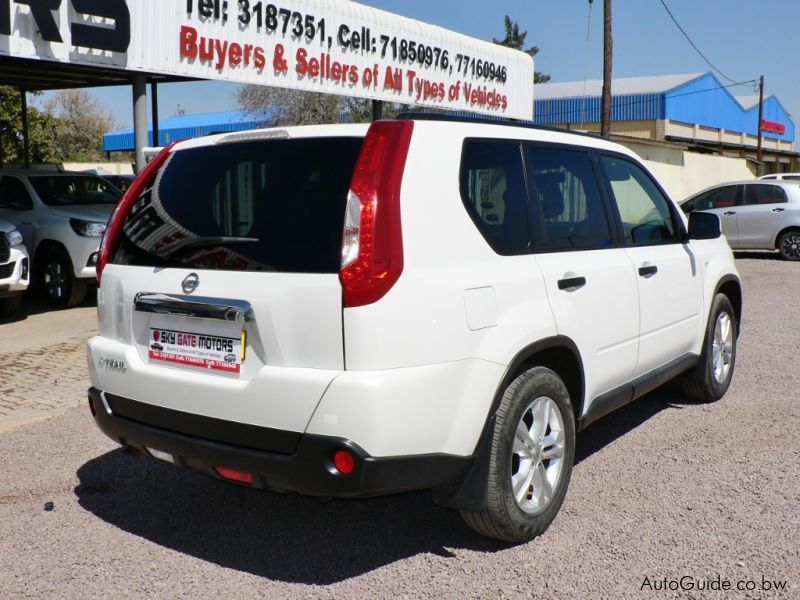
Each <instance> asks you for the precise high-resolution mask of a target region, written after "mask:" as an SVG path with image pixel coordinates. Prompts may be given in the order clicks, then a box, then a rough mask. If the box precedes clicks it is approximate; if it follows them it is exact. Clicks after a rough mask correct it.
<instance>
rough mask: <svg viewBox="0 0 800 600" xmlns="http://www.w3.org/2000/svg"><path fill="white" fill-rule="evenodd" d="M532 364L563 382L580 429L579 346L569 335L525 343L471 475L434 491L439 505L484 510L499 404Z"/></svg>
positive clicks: (503, 384)
mask: <svg viewBox="0 0 800 600" xmlns="http://www.w3.org/2000/svg"><path fill="white" fill-rule="evenodd" d="M531 367H547V368H548V369H550V370H552V371H553V372H555V373H556V374H557V375H558V376H559V377H560V378H561V380H562V381H563V382H564V385H565V386H566V388H567V391H568V392H569V396H570V401H571V403H572V410H573V412H574V415H573V418H574V419H575V424H576V429H577V423H578V420H579V419H580V417H581V415H582V414H583V408H584V395H585V389H586V385H585V374H584V369H583V360H582V359H581V354H580V351H579V350H578V346H577V345H576V344H575V342H573V341H572V340H571V339H570V338H568V337H566V336H554V337H550V338H546V339H544V340H539V341H537V342H534V343H533V344H530V345H528V346H526V347H525V348H523V349H522V350H520V351H519V352H518V353H517V355H516V356H515V357H514V358H513V359H512V361H511V362H510V363H509V365H508V368H507V369H506V372H505V375H504V376H503V378H502V379H501V380H500V384H499V385H498V387H497V390H496V391H495V395H494V398H493V400H492V405H491V407H490V409H489V411H488V413H487V415H486V420H485V422H484V425H483V430H482V431H481V435H480V437H479V438H478V443H477V445H476V447H475V452H474V456H475V461H474V463H473V466H472V468H471V469H470V472H469V474H468V475H467V477H466V479H465V480H464V482H463V483H462V484H460V485H459V486H457V487H454V488H446V489H440V490H434V492H433V496H434V500H435V501H436V503H437V504H440V505H441V506H446V507H448V508H456V509H459V510H469V511H476V512H480V511H482V510H484V509H485V507H486V503H487V501H488V496H487V491H486V486H485V484H484V482H485V480H486V477H487V476H488V469H489V456H490V454H491V447H492V432H493V431H494V423H495V418H496V416H497V409H498V408H499V407H500V403H501V402H502V400H503V394H504V393H505V390H506V388H507V387H508V386H509V384H510V383H511V382H512V381H514V379H515V378H516V377H518V376H519V375H520V373H522V372H524V371H526V370H527V369H529V368H531Z"/></svg>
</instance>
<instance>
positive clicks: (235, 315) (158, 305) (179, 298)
mask: <svg viewBox="0 0 800 600" xmlns="http://www.w3.org/2000/svg"><path fill="white" fill-rule="evenodd" d="M133 307H134V310H136V311H138V312H144V313H155V314H159V315H174V316H179V317H192V318H195V319H217V320H218V321H228V322H233V323H255V320H256V316H255V312H254V311H253V306H252V305H251V304H250V303H249V302H246V301H245V300H231V299H228V298H204V297H201V296H184V295H180V294H158V293H152V292H141V293H139V294H136V297H135V298H134V300H133Z"/></svg>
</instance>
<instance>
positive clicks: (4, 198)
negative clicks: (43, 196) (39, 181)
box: [0, 177, 33, 210]
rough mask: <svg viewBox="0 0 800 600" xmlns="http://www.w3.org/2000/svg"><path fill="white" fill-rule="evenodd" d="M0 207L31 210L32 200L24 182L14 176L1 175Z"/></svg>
mask: <svg viewBox="0 0 800 600" xmlns="http://www.w3.org/2000/svg"><path fill="white" fill-rule="evenodd" d="M0 208H7V209H9V210H31V209H33V200H32V199H31V195H30V194H29V193H28V190H27V189H26V188H25V184H24V183H22V181H20V180H19V179H17V178H16V177H3V179H2V180H0Z"/></svg>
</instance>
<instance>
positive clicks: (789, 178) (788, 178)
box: [783, 175, 800, 181]
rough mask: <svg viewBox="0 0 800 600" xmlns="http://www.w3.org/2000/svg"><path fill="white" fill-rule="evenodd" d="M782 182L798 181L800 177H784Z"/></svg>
mask: <svg viewBox="0 0 800 600" xmlns="http://www.w3.org/2000/svg"><path fill="white" fill-rule="evenodd" d="M783 179H784V181H800V175H786V176H785V177H784V178H783Z"/></svg>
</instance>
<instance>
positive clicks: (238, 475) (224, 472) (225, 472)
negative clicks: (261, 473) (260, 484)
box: [214, 467, 253, 485]
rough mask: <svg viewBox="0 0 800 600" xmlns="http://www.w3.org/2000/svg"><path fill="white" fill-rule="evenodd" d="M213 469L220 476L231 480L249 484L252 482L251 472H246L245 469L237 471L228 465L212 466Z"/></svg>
mask: <svg viewBox="0 0 800 600" xmlns="http://www.w3.org/2000/svg"><path fill="white" fill-rule="evenodd" d="M214 470H215V471H216V472H217V473H218V474H219V476H220V477H224V478H225V479H230V480H231V481H238V482H239V483H246V484H248V485H249V484H251V483H253V474H252V473H246V472H245V471H237V470H236V469H229V468H228V467H214Z"/></svg>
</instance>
